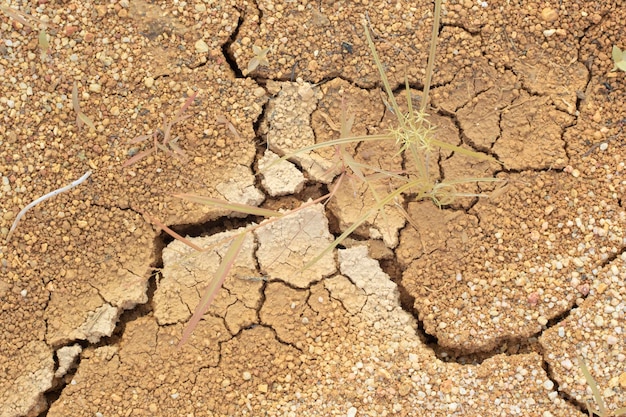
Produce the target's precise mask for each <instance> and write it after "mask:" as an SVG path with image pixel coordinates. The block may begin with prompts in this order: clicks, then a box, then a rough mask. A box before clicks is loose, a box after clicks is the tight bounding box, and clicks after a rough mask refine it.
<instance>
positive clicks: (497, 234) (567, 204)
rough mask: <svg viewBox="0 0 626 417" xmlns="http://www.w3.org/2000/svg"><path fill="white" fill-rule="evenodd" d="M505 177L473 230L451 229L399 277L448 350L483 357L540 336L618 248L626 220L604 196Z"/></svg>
mask: <svg viewBox="0 0 626 417" xmlns="http://www.w3.org/2000/svg"><path fill="white" fill-rule="evenodd" d="M505 178H506V180H507V181H508V185H506V186H505V188H504V189H503V190H500V191H498V192H495V193H493V194H492V196H491V198H489V199H485V200H480V201H479V203H478V204H477V205H476V206H475V207H474V208H473V209H472V210H470V214H472V215H473V216H475V217H476V218H477V219H478V224H477V225H476V226H477V227H471V225H472V222H468V221H463V222H461V221H460V220H459V221H458V223H452V224H449V226H448V227H447V231H446V229H444V231H443V233H442V234H440V236H441V237H440V238H439V239H437V240H431V242H432V243H433V244H435V245H436V247H434V248H429V250H432V252H430V256H427V257H426V256H422V257H421V258H418V259H417V260H415V261H413V262H412V263H411V264H410V265H409V266H408V267H407V269H406V271H405V272H404V275H403V278H402V283H403V285H404V286H405V288H406V289H407V290H408V291H409V293H410V294H411V295H413V296H414V297H415V308H416V309H417V311H418V312H419V316H420V319H421V320H423V321H424V327H425V330H426V332H427V333H429V334H432V335H434V336H436V337H437V339H438V342H439V344H440V345H441V346H443V347H445V348H449V349H452V350H456V351H460V352H476V351H490V350H492V349H494V348H496V347H497V346H499V345H500V344H502V343H504V342H506V341H510V340H519V339H524V338H528V337H530V336H533V335H535V334H538V333H539V332H540V331H541V330H542V329H544V328H545V326H546V325H547V324H548V322H549V321H550V320H552V319H554V318H557V317H559V316H560V315H561V314H564V313H565V312H567V311H569V310H570V309H571V308H572V306H573V305H574V304H575V303H576V300H577V299H579V298H580V297H581V296H583V295H585V294H584V291H585V290H584V288H588V285H590V284H591V283H592V278H591V277H592V276H593V275H592V271H593V270H594V269H595V268H596V266H597V265H599V264H601V263H602V262H604V261H606V260H607V259H608V258H609V257H611V256H615V255H616V254H617V253H619V251H620V250H622V248H623V245H624V243H623V242H624V227H625V222H626V214H625V213H624V211H623V209H622V208H621V207H620V206H619V201H618V199H617V195H616V194H614V193H612V192H610V190H609V189H604V188H602V187H600V186H598V187H593V188H590V185H588V184H587V183H586V182H583V181H580V180H579V179H577V178H575V177H573V176H572V175H569V174H566V173H536V174H520V175H507V176H506V177H505ZM592 191H593V192H592ZM456 221H457V220H456V219H455V220H454V222H456ZM431 242H428V243H431ZM444 242H445V243H444ZM399 250H400V251H402V250H403V249H402V245H401V246H400V248H399ZM407 250H410V249H405V251H407ZM405 259H407V256H406V255H405ZM585 285H587V287H585Z"/></svg>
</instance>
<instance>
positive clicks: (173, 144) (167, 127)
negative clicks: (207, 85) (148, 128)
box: [123, 91, 198, 167]
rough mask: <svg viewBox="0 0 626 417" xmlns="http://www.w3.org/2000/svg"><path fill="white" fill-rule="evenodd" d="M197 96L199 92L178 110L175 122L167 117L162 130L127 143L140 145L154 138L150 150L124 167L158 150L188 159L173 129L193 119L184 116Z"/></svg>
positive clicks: (134, 156) (136, 156)
mask: <svg viewBox="0 0 626 417" xmlns="http://www.w3.org/2000/svg"><path fill="white" fill-rule="evenodd" d="M197 96H198V92H197V91H196V92H194V93H193V94H192V95H190V96H189V97H188V98H187V100H186V101H185V103H184V104H183V106H182V107H181V108H180V109H179V110H178V112H177V113H176V116H174V119H173V120H171V121H169V122H168V121H167V120H166V119H165V116H163V125H162V129H156V130H154V131H153V132H152V133H150V134H148V135H140V136H137V137H135V138H133V139H131V140H129V141H128V142H127V143H129V144H134V143H140V142H143V141H145V140H147V139H150V138H152V142H153V146H152V148H150V149H146V150H145V151H142V152H139V153H137V154H135V155H133V156H132V157H131V158H130V159H128V160H126V162H124V164H123V166H125V167H127V166H130V165H132V164H134V163H136V162H139V161H140V160H142V159H143V158H145V157H147V156H148V155H151V154H153V153H155V152H157V150H159V149H160V150H162V151H163V152H165V153H167V154H170V155H173V156H176V157H178V158H181V159H185V158H186V157H187V155H186V154H185V151H183V150H182V149H181V148H180V147H179V146H178V144H177V142H178V139H179V137H178V136H176V137H175V138H174V139H172V128H173V127H174V125H175V124H177V123H180V122H182V121H183V120H185V119H187V118H189V117H191V116H190V115H183V114H184V113H185V111H186V110H187V108H189V106H191V103H193V101H194V100H195V99H196V97H197ZM159 137H162V139H161V140H160V141H159Z"/></svg>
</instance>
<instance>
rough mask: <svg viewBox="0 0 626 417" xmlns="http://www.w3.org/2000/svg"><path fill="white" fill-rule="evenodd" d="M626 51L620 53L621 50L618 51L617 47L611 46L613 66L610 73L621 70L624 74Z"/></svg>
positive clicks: (625, 69)
mask: <svg viewBox="0 0 626 417" xmlns="http://www.w3.org/2000/svg"><path fill="white" fill-rule="evenodd" d="M625 52H626V50H624V51H622V50H621V49H619V47H618V46H617V45H613V51H612V54H611V55H612V56H613V63H614V64H615V65H614V66H613V69H612V70H611V71H615V70H618V69H620V70H622V71H624V72H626V53H625Z"/></svg>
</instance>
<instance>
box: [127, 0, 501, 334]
mask: <svg viewBox="0 0 626 417" xmlns="http://www.w3.org/2000/svg"><path fill="white" fill-rule="evenodd" d="M440 12H441V0H436V2H435V19H434V22H433V32H432V38H431V43H430V52H429V58H428V66H427V71H426V81H425V87H424V92H423V94H422V98H421V105H420V108H419V109H416V108H414V107H413V104H412V97H411V91H410V87H409V84H408V80H406V79H405V86H406V95H407V111H406V112H403V111H402V110H401V108H400V106H399V105H398V102H397V100H396V97H395V96H394V94H393V91H392V89H391V85H390V83H389V80H388V78H387V75H386V74H385V71H384V67H383V64H382V62H381V60H380V57H379V56H378V52H377V51H376V47H375V45H374V42H373V40H372V36H371V34H370V28H369V27H368V26H367V24H366V23H365V22H364V23H363V30H364V32H365V37H366V39H367V43H368V45H369V48H370V51H371V54H372V57H373V59H374V63H375V65H376V67H377V69H378V72H379V75H380V79H381V82H382V85H383V88H384V90H385V92H386V93H387V102H388V108H390V111H392V112H393V114H395V116H396V118H397V126H396V127H394V128H391V129H389V130H388V131H387V132H385V133H383V134H379V135H369V136H352V135H351V129H352V126H353V123H354V116H351V115H347V114H346V107H345V106H343V105H342V112H341V115H340V118H339V119H340V121H341V122H340V126H339V127H337V126H335V125H334V123H333V122H332V120H333V119H332V118H331V117H330V116H328V115H324V116H325V119H326V120H327V122H328V123H329V125H330V126H331V128H332V129H333V130H335V131H338V132H339V138H337V139H334V140H330V141H326V142H323V143H317V144H314V145H311V146H307V147H305V148H302V149H299V150H297V151H295V152H294V153H291V154H288V155H284V156H282V157H281V158H279V159H276V160H275V161H274V162H273V163H272V164H270V167H271V166H272V165H274V164H276V163H279V162H280V161H282V160H287V159H293V158H294V157H295V156H297V155H299V154H303V153H308V152H311V151H315V150H318V149H322V148H330V149H334V161H333V165H332V167H331V168H330V169H328V171H327V172H326V174H327V175H329V176H331V177H332V178H334V185H333V186H332V188H331V191H330V192H329V193H328V194H326V195H325V196H322V197H320V198H319V199H318V200H316V202H318V201H323V202H324V203H325V204H326V203H328V201H329V200H330V199H331V198H333V196H335V195H336V193H337V191H338V190H339V189H340V188H341V187H342V186H345V185H346V181H345V180H346V179H350V180H351V181H357V182H360V183H361V184H363V185H365V187H358V188H357V187H355V189H364V190H365V193H369V196H371V198H370V197H368V195H367V194H363V195H362V196H359V197H358V198H361V197H362V198H363V202H364V203H365V201H370V200H371V201H372V203H371V204H369V205H366V206H364V208H363V210H362V212H361V213H360V214H359V216H358V218H357V219H356V220H354V222H353V223H352V224H351V225H350V226H348V227H347V228H346V229H345V230H344V231H343V232H342V233H341V235H340V236H339V237H337V238H336V239H335V240H334V241H333V242H332V243H331V244H330V245H328V246H327V247H326V248H325V249H324V250H323V251H322V252H321V253H319V254H317V255H316V256H315V257H314V258H313V259H312V260H311V261H309V262H308V263H307V264H306V265H305V266H304V267H303V270H304V269H307V268H309V267H311V266H312V265H314V264H315V263H316V262H318V261H319V260H320V259H321V258H322V257H323V256H324V255H326V254H328V253H329V252H330V251H332V250H333V249H335V248H336V247H337V246H338V245H340V244H341V243H342V242H343V241H344V240H345V239H346V238H347V237H348V236H349V235H350V234H352V233H353V232H354V231H355V230H357V229H358V228H359V226H361V225H363V224H364V223H366V222H368V221H371V219H373V218H376V217H377V216H378V215H380V216H381V218H383V219H385V221H386V217H385V216H386V213H385V209H386V208H387V207H388V206H389V207H392V208H399V210H398V211H399V212H400V213H401V214H402V215H403V216H405V218H406V220H407V221H408V222H409V223H410V224H412V225H415V224H416V223H415V222H414V221H413V220H412V219H410V217H409V216H408V214H407V212H406V210H404V208H403V207H402V206H401V204H400V202H402V201H407V200H408V201H411V200H413V201H415V200H423V199H431V200H432V201H433V203H434V204H436V205H437V206H439V207H442V206H445V205H449V204H451V203H452V202H454V201H455V200H456V199H457V198H459V197H484V196H485V195H483V194H480V193H476V194H474V193H460V192H457V186H459V185H462V184H467V183H480V182H493V181H499V180H498V179H495V178H461V179H445V180H443V181H441V182H436V181H435V180H433V179H432V178H431V176H430V172H431V170H432V171H434V168H433V167H431V166H430V165H431V164H433V161H435V163H436V161H437V160H438V158H437V157H436V155H434V153H435V152H440V151H441V150H446V151H450V152H454V153H459V154H461V155H464V156H469V157H472V158H475V159H478V160H483V161H493V162H498V161H496V160H495V159H494V158H493V157H491V156H489V155H486V154H483V153H479V152H475V151H472V150H468V149H465V148H462V147H460V146H456V145H452V144H449V143H447V142H443V141H440V140H438V139H436V138H435V135H434V133H435V129H436V128H435V126H433V125H432V124H431V123H430V122H429V115H428V114H427V113H426V110H427V103H428V92H429V89H430V82H431V77H432V72H433V66H434V59H435V52H436V45H437V36H438V28H439V15H440ZM257 49H258V50H255V54H257V55H258V56H259V57H262V58H265V54H266V53H267V51H266V50H261V49H260V48H257ZM257 61H258V62H257ZM257 61H255V62H254V63H253V64H257V65H265V62H264V61H263V62H261V58H258V59H257ZM253 66H254V65H253ZM218 120H219V121H220V122H222V123H224V124H226V125H228V123H227V119H225V118H224V117H221V118H220V119H218ZM375 141H387V142H389V141H390V142H391V143H393V144H394V145H395V146H396V147H397V148H398V151H397V152H398V154H401V155H402V157H403V159H404V161H405V162H407V160H409V161H410V162H412V165H411V163H410V162H409V163H405V166H413V167H415V171H416V172H407V171H400V172H394V171H392V170H389V169H384V167H382V166H378V165H370V164H366V163H362V162H359V161H357V158H355V155H352V153H351V151H350V149H352V147H354V145H355V144H357V145H358V144H361V143H365V142H375ZM127 162H128V161H127ZM437 168H438V167H437ZM265 169H267V167H266V168H265ZM177 197H180V198H184V199H186V200H188V201H192V202H196V203H200V204H204V205H209V206H212V207H214V208H219V209H222V210H224V209H225V210H228V211H230V212H237V213H245V214H254V215H259V216H263V217H267V218H271V219H270V220H266V221H265V222H262V223H261V224H260V225H257V226H255V228H258V227H264V226H265V225H267V224H268V223H269V222H272V221H275V220H276V219H279V218H280V217H281V216H284V215H288V214H292V213H295V212H297V211H299V210H302V209H303V208H304V207H306V206H308V205H309V204H310V203H306V204H303V205H302V206H301V207H299V208H296V209H293V210H289V211H286V212H284V213H282V212H280V213H279V212H274V211H271V210H264V209H260V208H258V207H252V206H246V205H241V204H234V203H229V202H224V201H220V200H216V199H212V198H207V197H201V196H196V195H189V194H186V195H177ZM316 202H313V203H316ZM386 223H387V224H388V223H389V222H388V221H386ZM253 229H254V228H253ZM253 229H249V230H248V232H250V231H251V230H253ZM242 244H243V238H241V235H237V238H236V239H235V242H233V244H232V245H231V247H230V248H231V249H232V253H231V254H234V255H233V256H235V255H236V253H238V251H239V249H240V246H241V245H242ZM238 246H239V247H238ZM231 249H229V252H230V250H231ZM232 261H233V259H231V258H230V257H228V258H225V259H223V260H222V264H221V265H220V269H219V272H218V274H216V276H215V278H214V279H213V280H212V285H210V287H209V288H208V289H207V290H206V293H205V295H204V297H203V300H202V303H201V306H199V307H198V309H197V310H196V313H194V317H193V318H192V320H191V321H190V322H189V324H188V326H187V328H186V329H185V332H184V334H183V340H182V341H181V343H183V342H184V341H185V340H187V339H188V337H189V334H190V333H191V331H193V328H194V327H195V326H196V325H197V323H198V321H199V320H200V317H199V316H198V314H203V313H200V312H204V311H206V308H208V305H209V304H210V302H211V300H213V298H214V297H215V294H216V292H217V291H218V290H219V288H220V287H221V283H223V281H224V279H225V277H226V275H227V274H228V272H229V270H230V267H231V266H232ZM217 284H219V285H217Z"/></svg>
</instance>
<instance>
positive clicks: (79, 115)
mask: <svg viewBox="0 0 626 417" xmlns="http://www.w3.org/2000/svg"><path fill="white" fill-rule="evenodd" d="M72 107H73V108H74V111H75V112H76V125H77V126H78V128H79V129H80V128H81V127H83V124H86V125H87V126H89V129H93V130H96V125H94V124H93V122H92V121H91V119H90V118H89V117H88V116H87V115H86V114H85V113H83V111H82V110H81V109H80V101H78V84H76V81H74V87H72Z"/></svg>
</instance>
